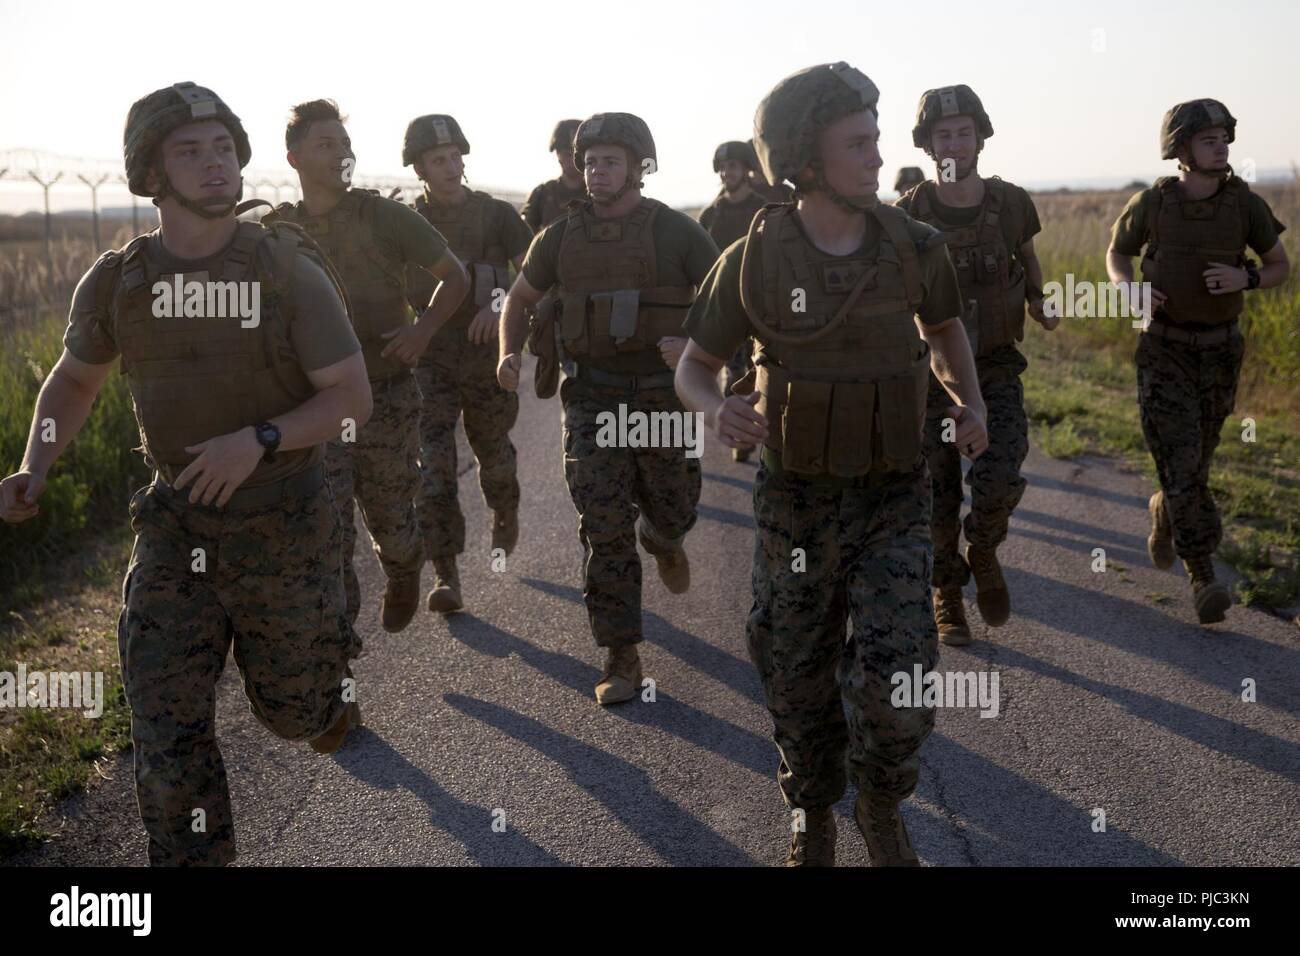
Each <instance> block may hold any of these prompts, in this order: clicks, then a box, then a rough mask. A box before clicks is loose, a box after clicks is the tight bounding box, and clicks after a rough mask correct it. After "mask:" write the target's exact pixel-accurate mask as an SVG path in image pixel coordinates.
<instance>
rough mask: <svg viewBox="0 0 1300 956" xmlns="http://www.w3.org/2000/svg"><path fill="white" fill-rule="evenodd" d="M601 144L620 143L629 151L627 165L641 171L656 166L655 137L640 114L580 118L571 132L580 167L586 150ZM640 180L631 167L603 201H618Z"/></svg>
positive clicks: (618, 144) (654, 168) (639, 182)
mask: <svg viewBox="0 0 1300 956" xmlns="http://www.w3.org/2000/svg"><path fill="white" fill-rule="evenodd" d="M601 145H612V146H622V147H623V148H624V149H626V150H627V151H628V153H630V154H631V160H632V162H631V164H630V165H631V166H633V167H634V168H635V169H636V170H637V171H639V172H641V173H642V174H644V173H652V172H654V171H655V170H656V169H658V168H659V167H658V158H657V157H656V156H655V141H654V137H653V136H651V135H650V127H649V126H647V125H646V123H645V120H643V119H642V118H641V117H639V116H634V115H633V114H631V113H597V114H595V115H594V116H591V117H589V118H588V119H585V120H583V121H582V124H581V125H580V126H579V127H578V131H577V132H576V133H574V134H573V159H574V162H575V163H577V164H578V166H579V167H581V166H582V163H583V156H585V155H586V152H587V150H588V149H590V148H591V147H592V146H601ZM647 159H648V160H650V167H649V168H648V169H647V168H646V166H645V161H646V160H647ZM642 181H643V180H642V178H640V177H638V176H637V175H634V174H633V171H632V170H628V177H627V179H626V180H624V182H623V185H622V186H620V187H619V189H618V192H616V193H614V195H612V196H610V197H609V199H608V200H605V201H606V202H617V201H618V200H619V198H620V197H621V196H622V195H623V194H624V193H626V192H627V191H628V190H629V189H632V188H634V187H635V188H640V186H641V185H642Z"/></svg>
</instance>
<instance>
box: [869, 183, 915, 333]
mask: <svg viewBox="0 0 1300 956" xmlns="http://www.w3.org/2000/svg"><path fill="white" fill-rule="evenodd" d="M871 212H872V214H873V215H874V216H875V217H876V221H877V222H878V223H880V226H881V228H882V229H884V231H885V237H886V238H888V239H889V241H890V243H891V244H893V246H894V251H896V252H897V253H898V261H899V265H900V266H901V267H902V270H903V288H904V289H905V290H906V292H907V304H908V306H909V307H910V308H911V309H912V310H913V311H915V310H916V309H917V308H919V307H920V305H921V300H922V298H923V296H922V292H921V259H920V256H919V255H917V251H916V243H914V242H913V241H912V237H911V236H910V235H908V233H907V223H906V221H905V220H904V218H903V217H904V216H906V215H907V213H905V212H903V210H901V209H897V208H895V207H894V206H882V205H880V204H876V205H875V206H873V207H872V208H871Z"/></svg>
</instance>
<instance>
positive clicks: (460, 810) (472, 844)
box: [334, 727, 563, 866]
mask: <svg viewBox="0 0 1300 956" xmlns="http://www.w3.org/2000/svg"><path fill="white" fill-rule="evenodd" d="M354 733H355V735H356V739H355V740H350V741H349V743H348V746H347V747H344V748H343V749H342V750H340V751H339V752H338V753H336V754H335V755H334V759H335V760H336V761H337V762H338V764H339V766H340V767H342V768H343V769H344V770H346V771H347V772H348V773H350V774H351V775H352V776H354V777H356V778H357V779H358V780H361V781H363V782H365V783H367V784H369V785H370V786H372V787H374V788H376V789H379V790H407V791H410V793H411V794H413V795H414V796H416V797H418V798H419V799H420V800H421V801H423V802H424V804H425V805H426V806H427V807H428V808H429V821H430V822H431V823H432V824H433V825H434V826H435V827H438V828H439V829H441V830H445V831H446V832H447V833H449V834H450V835H451V836H453V837H455V838H456V839H457V840H459V841H460V843H461V844H462V845H463V846H464V847H465V849H466V851H467V852H468V853H469V855H470V856H471V857H472V858H473V860H474V862H475V863H477V864H479V865H480V866H562V865H563V861H562V860H560V859H558V858H557V857H556V856H555V855H554V854H552V853H549V852H548V851H546V850H545V849H543V848H542V847H540V846H538V845H537V844H536V843H534V842H533V841H531V840H529V839H528V838H527V837H526V836H524V835H523V834H522V833H520V832H519V831H518V830H509V831H507V832H505V833H495V832H493V830H492V828H491V826H490V825H489V823H490V821H491V819H492V816H491V814H492V811H491V810H490V809H488V808H485V807H478V806H474V805H473V804H472V803H466V802H465V801H463V800H459V799H457V798H456V797H454V796H452V795H451V794H450V793H448V792H447V791H446V790H444V789H442V787H440V786H438V784H437V783H435V782H434V780H433V778H431V777H430V776H429V775H428V774H426V773H425V772H424V771H423V770H421V769H420V768H419V767H417V766H416V765H415V764H413V763H411V761H409V760H407V759H406V757H404V756H403V755H402V754H401V753H399V752H398V751H396V750H394V749H393V747H392V746H391V745H390V744H389V743H388V742H387V741H386V740H384V738H382V737H380V736H379V735H378V734H376V733H374V732H373V731H371V730H369V729H368V728H366V727H361V728H359V729H358V730H356V731H354Z"/></svg>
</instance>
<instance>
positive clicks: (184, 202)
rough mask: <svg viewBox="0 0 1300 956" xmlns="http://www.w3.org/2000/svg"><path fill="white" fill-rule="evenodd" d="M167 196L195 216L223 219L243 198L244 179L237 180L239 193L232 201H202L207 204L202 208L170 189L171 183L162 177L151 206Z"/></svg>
mask: <svg viewBox="0 0 1300 956" xmlns="http://www.w3.org/2000/svg"><path fill="white" fill-rule="evenodd" d="M168 196H171V197H172V198H173V199H175V200H176V202H177V203H178V204H180V205H181V206H183V207H184V208H186V209H188V210H189V211H190V212H192V213H194V215H196V216H202V217H203V218H204V219H225V218H226V217H227V216H229V215H230V214H231V213H232V212H234V211H235V207H236V206H238V205H239V201H240V200H241V199H243V198H244V179H243V177H242V176H241V177H240V178H239V192H238V193H236V194H235V198H234V199H219V198H217V197H213V199H211V200H204V201H205V202H207V203H208V204H209V205H207V206H204V205H202V204H200V203H197V202H195V201H194V200H192V199H186V198H185V197H184V196H182V195H181V194H180V193H179V192H177V191H176V190H175V189H173V188H172V184H171V182H170V181H169V180H168V179H167V177H166V176H164V177H163V182H162V189H161V190H160V191H159V193H158V195H157V196H155V197H154V199H153V204H154V205H155V206H156V205H158V204H159V203H160V202H162V201H163V200H164V199H166V198H167V197H168ZM216 203H219V204H220V205H215V204H216Z"/></svg>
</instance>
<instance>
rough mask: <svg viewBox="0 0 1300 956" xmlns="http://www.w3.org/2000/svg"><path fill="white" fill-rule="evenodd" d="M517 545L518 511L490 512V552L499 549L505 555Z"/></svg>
mask: <svg viewBox="0 0 1300 956" xmlns="http://www.w3.org/2000/svg"><path fill="white" fill-rule="evenodd" d="M518 543H519V510H518V509H517V508H511V509H510V510H509V511H494V512H492V550H493V551H495V550H496V549H497V548H500V549H501V550H502V551H504V552H505V553H506V554H509V553H510V552H511V551H513V550H514V549H515V545H516V544H518Z"/></svg>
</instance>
